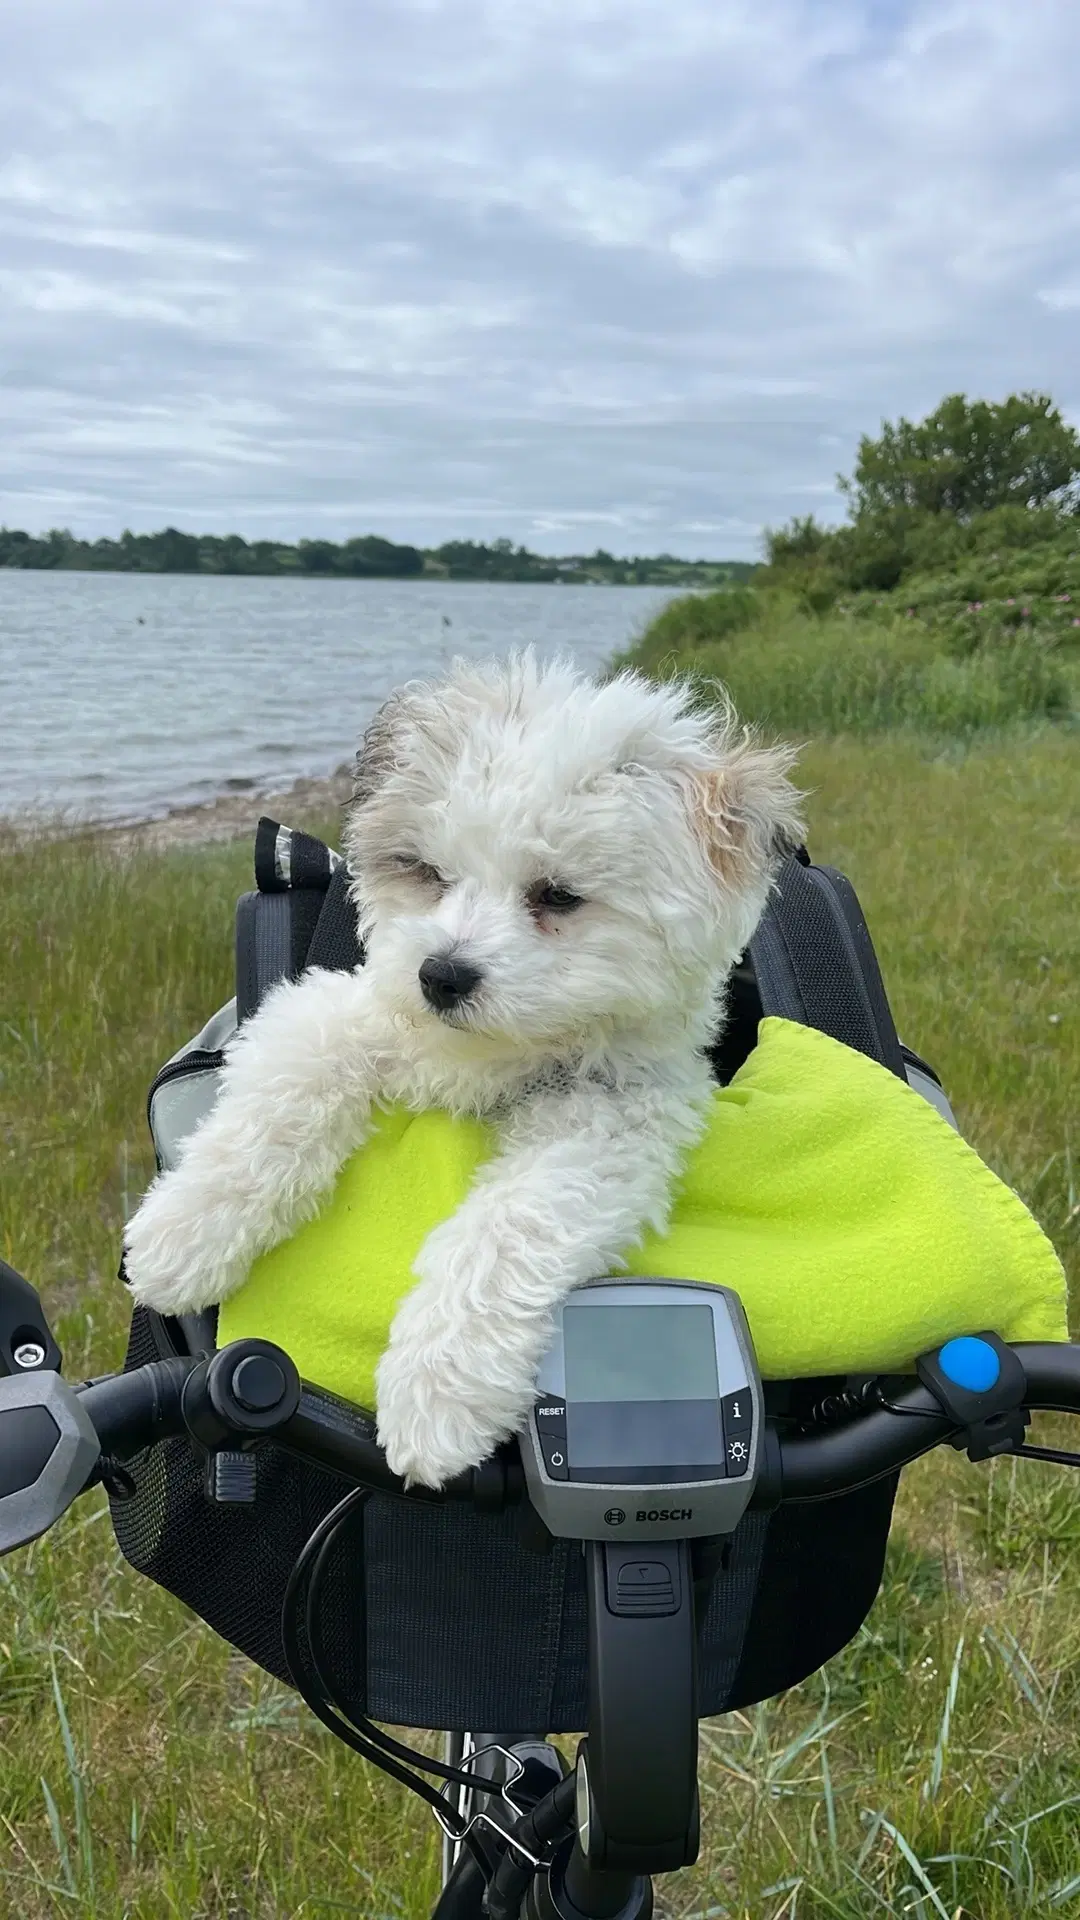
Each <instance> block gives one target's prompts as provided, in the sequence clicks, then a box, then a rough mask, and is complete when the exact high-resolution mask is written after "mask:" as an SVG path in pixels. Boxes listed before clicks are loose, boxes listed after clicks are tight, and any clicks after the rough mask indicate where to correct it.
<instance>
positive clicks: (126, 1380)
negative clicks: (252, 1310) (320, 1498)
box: [77, 1342, 1080, 1511]
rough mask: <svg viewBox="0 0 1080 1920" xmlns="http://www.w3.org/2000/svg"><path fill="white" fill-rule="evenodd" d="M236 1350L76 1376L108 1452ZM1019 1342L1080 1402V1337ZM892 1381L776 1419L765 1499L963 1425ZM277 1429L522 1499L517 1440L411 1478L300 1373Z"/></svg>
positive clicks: (169, 1410)
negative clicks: (450, 1469) (465, 1463)
mask: <svg viewBox="0 0 1080 1920" xmlns="http://www.w3.org/2000/svg"><path fill="white" fill-rule="evenodd" d="M252 1344H253V1343H251V1342H238V1343H236V1347H237V1348H239V1347H240V1346H243V1347H244V1348H245V1349H249V1348H250V1347H251V1346H252ZM254 1344H256V1345H258V1346H259V1347H261V1348H264V1347H265V1343H262V1342H259V1343H254ZM234 1350H235V1349H230V1348H223V1349H221V1351H220V1353H219V1354H217V1355H215V1356H213V1361H212V1362H211V1363H208V1362H207V1361H205V1360H202V1361H200V1360H191V1359H172V1360H158V1361H151V1362H150V1363H149V1364H148V1365H146V1366H143V1367H139V1368H137V1369H135V1370H134V1371H132V1372H130V1373H122V1374H113V1375H109V1376H106V1377H105V1378H103V1379H99V1380H94V1381H90V1382H87V1383H86V1384H84V1385H83V1386H82V1387H81V1388H78V1389H77V1392H78V1397H79V1399H80V1402H81V1405H82V1407H83V1408H84V1410H85V1411H86V1413H87V1414H88V1415H89V1417H90V1419H91V1421H92V1422H93V1425H94V1427H95V1429H96V1431H97V1434H98V1438H99V1441H100V1445H101V1451H102V1454H103V1455H107V1456H109V1457H110V1458H112V1459H115V1460H121V1461H122V1460H124V1459H127V1458H129V1457H130V1456H131V1455H132V1454H135V1453H138V1452H140V1451H141V1450H142V1449H143V1448H145V1447H147V1446H149V1445H152V1444H153V1443H154V1442H156V1441H158V1440H162V1439H165V1438H167V1437H169V1436H171V1435H180V1434H184V1433H186V1432H191V1431H192V1427H193V1425H194V1424H195V1423H194V1420H193V1411H192V1408H193V1392H192V1389H193V1386H194V1385H195V1383H196V1382H200V1381H201V1382H203V1383H205V1380H206V1376H207V1370H208V1365H211V1366H216V1367H217V1368H218V1369H219V1370H220V1369H222V1368H223V1367H224V1366H226V1365H227V1364H228V1355H229V1354H230V1353H231V1352H233V1351H234ZM1012 1352H1013V1353H1014V1354H1015V1355H1016V1357H1017V1359H1018V1360H1019V1362H1020V1364H1021V1366H1022V1367H1023V1370H1024V1374H1025V1377H1026V1381H1027V1388H1026V1391H1025V1394H1024V1401H1023V1404H1024V1406H1025V1407H1026V1408H1028V1409H1029V1410H1031V1411H1056V1412H1064V1413H1080V1346H1066V1345H1058V1344H1050V1343H1047V1344H1039V1343H1028V1344H1022V1345H1017V1346H1015V1347H1014V1348H1012ZM890 1386H891V1388H892V1391H891V1393H890V1395H889V1397H888V1398H887V1399H884V1400H883V1401H882V1402H881V1403H880V1404H878V1405H872V1406H869V1407H868V1408H867V1409H866V1410H865V1411H862V1412H860V1413H857V1414H855V1415H854V1416H853V1417H852V1418H851V1419H850V1420H848V1421H847V1422H846V1423H845V1424H844V1425H842V1426H836V1427H832V1428H828V1429H825V1430H821V1431H813V1432H785V1431H783V1426H782V1423H777V1422H775V1421H772V1420H770V1421H768V1422H767V1445H766V1457H765V1466H764V1471H763V1475H762V1483H761V1486H760V1488H759V1500H760V1503H762V1504H768V1505H770V1506H771V1505H774V1504H777V1503H778V1502H780V1501H783V1502H799V1503H802V1502H806V1501H814V1500H825V1499H829V1498H830V1497H832V1496H834V1495H837V1494H841V1493H845V1492H852V1491H854V1490H855V1489H856V1488H858V1487H862V1486H867V1485H869V1484H870V1483H871V1482H872V1481H875V1480H879V1479H882V1478H883V1477H884V1476H885V1475H887V1474H889V1473H894V1472H896V1471H898V1470H899V1469H900V1468H902V1467H905V1466H907V1465H909V1464H910V1463H911V1462H912V1461H914V1460H917V1459H918V1458H919V1457H920V1456H921V1455H922V1454H924V1453H927V1452H929V1451H930V1450H931V1449H932V1448H933V1447H936V1446H939V1445H941V1444H942V1442H944V1441H948V1440H951V1439H953V1438H955V1437H956V1436H957V1435H958V1433H959V1432H960V1431H961V1428H960V1426H959V1425H958V1423H957V1421H956V1420H955V1419H954V1418H953V1417H952V1416H950V1415H949V1414H948V1413H946V1412H945V1411H943V1409H942V1407H941V1404H940V1403H939V1401H938V1400H937V1399H935V1397H934V1395H933V1394H932V1393H931V1391H930V1390H929V1388H928V1387H926V1386H924V1385H923V1384H922V1383H921V1381H918V1380H910V1381H904V1382H896V1381H892V1382H890ZM257 1431H258V1429H253V1428H252V1427H251V1425H250V1424H247V1425H245V1424H244V1422H243V1419H242V1417H241V1420H240V1422H239V1423H238V1424H237V1425H236V1426H235V1428H234V1429H233V1430H232V1432H233V1435H234V1440H235V1442H237V1443H239V1442H240V1441H242V1440H243V1439H250V1438H252V1437H253V1433H254V1432H257ZM270 1431H271V1434H272V1438H273V1440H274V1442H275V1444H276V1445H278V1446H281V1447H284V1448H286V1449H287V1450H288V1451H289V1452H290V1453H294V1454H296V1455H298V1456H299V1457H301V1458H303V1459H305V1460H307V1461H309V1462H311V1463H313V1464H315V1465H318V1466H321V1467H324V1468H326V1469H328V1470H329V1471H331V1472H334V1473H338V1474H340V1475H341V1476H342V1477H343V1478H345V1479H347V1480H349V1481H351V1482H353V1483H355V1484H359V1485H362V1486H364V1487H368V1488H370V1489H372V1490H373V1491H375V1492H379V1493H385V1494H390V1495H394V1496H397V1497H400V1498H404V1499H409V1500H418V1501H426V1502H432V1501H435V1502H441V1501H446V1500H462V1501H470V1502H472V1504H473V1505H475V1506H477V1507H480V1508H482V1509H487V1510H489V1511H499V1510H501V1509H503V1508H505V1507H507V1506H511V1505H516V1504H517V1503H518V1502H519V1501H520V1500H521V1499H522V1498H523V1495H524V1477H523V1474H522V1472H521V1467H520V1462H519V1460H518V1458H517V1453H516V1449H515V1448H514V1447H513V1446H510V1447H508V1448H504V1449H502V1450H500V1452H499V1453H497V1454H495V1455H494V1456H492V1458H491V1459H490V1460H488V1461H485V1462H484V1463H483V1465H482V1466H480V1467H477V1468H474V1469H472V1471H471V1472H469V1473H465V1474H462V1475H461V1476H460V1477H459V1478H458V1479H457V1480H455V1481H453V1482H451V1483H449V1484H448V1485H447V1486H445V1487H443V1488H441V1489H440V1490H438V1491H433V1490H432V1489H430V1488H427V1487H419V1486H416V1487H407V1486H406V1485H405V1483H404V1481H403V1480H401V1479H400V1478H399V1477H398V1476H397V1475H396V1474H394V1473H392V1472H391V1470H390V1468H389V1466H388V1465H387V1462H386V1456H385V1454H384V1453H383V1451H382V1448H381V1447H380V1446H379V1444H378V1440H377V1438H376V1426H375V1419H374V1417H373V1415H372V1414H370V1413H368V1412H366V1411H365V1410H364V1409H363V1408H360V1407H357V1406H354V1405H353V1404H352V1403H351V1402H349V1401H346V1400H341V1399H339V1398H338V1397H337V1396H336V1395H335V1394H331V1393H328V1392H326V1391H324V1390H323V1389H321V1388H319V1387H314V1386H311V1385H309V1384H307V1383H306V1382H304V1383H300V1384H299V1392H298V1396H297V1399H296V1404H295V1409H294V1411H292V1412H291V1413H290V1414H289V1416H288V1418H287V1419H285V1420H284V1421H283V1422H282V1423H281V1424H280V1425H277V1426H275V1427H273V1428H272V1429H271V1430H270ZM196 1437H199V1436H198V1435H196Z"/></svg>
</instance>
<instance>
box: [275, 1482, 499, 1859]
mask: <svg viewBox="0 0 1080 1920" xmlns="http://www.w3.org/2000/svg"><path fill="white" fill-rule="evenodd" d="M369 1498H370V1490H369V1489H367V1488H363V1487H356V1488H354V1489H353V1490H352V1492H351V1493H348V1494H346V1496H345V1498H344V1499H343V1500H340V1501H339V1502H338V1504H337V1506H336V1507H334V1508H332V1509H331V1511H330V1512H329V1513H328V1514H326V1515H325V1516H324V1517H323V1519H322V1520H321V1521H320V1522H319V1524H318V1526H317V1527H316V1528H315V1530H314V1532H313V1533H312V1534H311V1536H310V1537H309V1539H308V1540H307V1541H306V1543H305V1545H304V1547H303V1548H302V1550H301V1552H300V1554H299V1556H298V1558H297V1561H296V1565H295V1566H294V1568H293V1570H292V1573H291V1574H290V1576H289V1580H288V1584H287V1586H286V1589H285V1596H284V1599H283V1601H282V1608H281V1638H282V1646H283V1649H284V1653H285V1660H286V1664H287V1666H288V1669H289V1675H290V1678H291V1679H292V1682H293V1685H294V1686H295V1688H296V1690H297V1692H298V1693H299V1695H300V1697H301V1699H302V1700H303V1701H304V1702H305V1704H306V1705H307V1706H308V1707H309V1708H310V1709H311V1711H312V1713H313V1714H314V1715H315V1717H316V1719H318V1720H320V1721H321V1722H322V1724H323V1726H324V1727H326V1728H328V1729H329V1731H330V1732H331V1733H332V1734H334V1735H335V1736H336V1738H337V1739H339V1740H341V1741H342V1742H343V1743H344V1745H345V1746H347V1747H349V1748H351V1750H352V1751H353V1752H354V1753H358V1754H359V1755H360V1757H361V1759H363V1760H367V1761H368V1762H370V1764H371V1765H372V1766H375V1767H378V1768H379V1769H380V1771H381V1772H383V1773H385V1774H387V1775H388V1776H389V1777H390V1779H392V1780H396V1781H397V1782H398V1784H399V1785H400V1786H403V1787H407V1788H408V1790H409V1792H410V1793H415V1794H416V1795H417V1797H418V1798H419V1799H421V1800H423V1801H424V1802H425V1803H426V1804H427V1805H428V1806H429V1807H431V1808H432V1809H433V1810H434V1811H436V1812H437V1813H438V1814H439V1815H440V1817H441V1818H442V1819H444V1820H446V1821H447V1822H448V1824H449V1826H450V1828H451V1831H452V1833H453V1837H454V1838H455V1839H456V1840H457V1841H459V1842H460V1843H461V1844H462V1845H463V1846H464V1847H466V1848H467V1850H468V1852H469V1853H470V1854H471V1856H472V1858H473V1859H474V1860H475V1861H476V1863H477V1866H478V1867H479V1868H480V1870H481V1872H482V1873H483V1876H484V1880H485V1883H486V1882H487V1881H488V1880H489V1879H490V1877H491V1871H492V1867H491V1861H490V1860H489V1859H488V1857H487V1855H486V1854H485V1852H484V1850H483V1848H482V1847H481V1845H480V1842H479V1839H478V1838H477V1836H476V1835H475V1834H474V1833H472V1832H470V1830H469V1823H468V1822H467V1821H465V1820H462V1819H461V1818H460V1817H459V1816H458V1815H457V1814H456V1813H455V1812H454V1810H453V1809H452V1808H451V1807H450V1806H449V1805H448V1804H447V1801H446V1800H445V1798H444V1797H443V1795H442V1794H441V1793H439V1792H438V1790H437V1789H436V1788H435V1787H432V1786H431V1785H429V1783H428V1781H426V1780H424V1779H421V1778H420V1777H419V1775H417V1774H416V1773H414V1772H412V1771H411V1770H410V1768H409V1766H403V1765H400V1764H399V1761H400V1760H405V1761H409V1762H413V1763H415V1764H416V1765H417V1766H420V1767H422V1768H424V1769H425V1770H426V1771H429V1772H434V1773H436V1774H437V1775H440V1776H441V1777H443V1778H444V1779H446V1780H448V1781H450V1782H451V1783H452V1784H454V1785H460V1786H462V1787H465V1788H467V1789H468V1790H469V1791H470V1792H474V1791H481V1792H490V1793H498V1792H500V1788H499V1787H498V1786H497V1785H495V1784H494V1783H488V1782H486V1781H484V1780H482V1779H479V1778H477V1777H476V1776H474V1775H473V1774H469V1773H465V1772H463V1771H461V1770H460V1769H458V1768H456V1767H448V1766H446V1765H445V1764H444V1763H443V1762H442V1761H437V1760H434V1759H432V1758H431V1757H429V1756H428V1755H427V1754H421V1753H418V1752H416V1750H415V1749H414V1748H412V1747H406V1746H404V1745H402V1744H401V1743H400V1742H399V1741H397V1740H393V1739H392V1738H391V1736H390V1735H389V1734H387V1733H384V1732H383V1730H382V1729H381V1728H380V1727H377V1726H376V1725H375V1724H374V1722H373V1721H370V1720H368V1719H367V1718H366V1717H365V1716H364V1715H362V1714H357V1715H352V1714H350V1716H349V1718H346V1717H345V1714H344V1711H343V1710H342V1709H341V1703H340V1701H339V1699H338V1697H337V1690H336V1688H335V1686H334V1684H333V1682H332V1681H331V1680H330V1679H329V1676H328V1674H327V1671H326V1654H325V1647H324V1645H323V1641H322V1635H321V1631H320V1629H319V1625H318V1615H317V1601H318V1598H319V1594H320V1592H321V1588H322V1583H323V1579H324V1577H325V1573H326V1568H327V1565H328V1563H329V1558H330V1554H331V1553H332V1551H333V1548H334V1546H335V1545H336V1543H337V1539H338V1536H339V1534H340V1532H341V1530H342V1528H343V1527H344V1526H345V1525H346V1523H347V1522H348V1520H349V1519H350V1517H351V1516H352V1514H353V1513H354V1512H356V1511H358V1510H359V1509H361V1508H362V1507H363V1506H364V1504H365V1503H366V1501H367V1500H368V1499H369ZM313 1563H314V1565H313ZM309 1569H310V1570H311V1577H310V1579H309V1581H308V1591H307V1595H306V1600H305V1605H304V1626H305V1634H306V1637H307V1642H308V1646H307V1658H306V1659H305V1653H304V1648H303V1645H302V1643H301V1639H300V1631H299V1615H300V1605H299V1597H300V1591H301V1588H302V1586H303V1583H304V1580H305V1578H306V1577H307V1576H308V1572H309ZM308 1668H310V1670H311V1673H312V1676H313V1678H314V1681H315V1684H316V1686H317V1687H318V1688H320V1689H321V1693H317V1692H316V1691H315V1690H314V1688H313V1687H312V1686H311V1684H310V1683H309V1679H308ZM353 1719H355V1721H356V1725H355V1726H354V1725H352V1724H351V1721H352V1720H353Z"/></svg>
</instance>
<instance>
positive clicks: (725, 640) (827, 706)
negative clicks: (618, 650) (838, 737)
mask: <svg viewBox="0 0 1080 1920" xmlns="http://www.w3.org/2000/svg"><path fill="white" fill-rule="evenodd" d="M739 599H740V601H741V603H742V604H741V605H739V606H736V605H735V604H733V603H734V602H735V600H736V596H734V595H726V594H710V595H708V596H703V597H701V598H698V599H695V600H693V601H676V602H674V603H673V604H672V605H670V606H668V607H666V608H665V609H664V611H663V612H662V613H661V615H660V616H659V618H658V619H657V620H655V621H654V622H653V623H652V625H651V626H650V627H649V628H648V630H647V631H646V633H645V634H644V635H643V636H642V638H641V640H640V641H639V642H638V644H637V646H636V647H634V648H633V649H631V651H630V652H629V653H628V654H627V655H625V656H624V657H623V664H627V665H633V666H636V667H638V668H639V669H641V670H642V671H644V672H647V673H653V674H656V675H658V676H660V677H662V678H666V677H670V676H672V675H675V674H686V675H689V677H690V678H691V679H693V680H694V681H696V682H697V683H698V684H699V685H700V686H701V687H702V688H703V689H704V690H706V691H708V690H709V689H710V688H711V687H713V686H715V684H716V683H717V682H720V683H722V684H723V685H724V686H725V687H726V688H727V689H728V691H729V692H730V694H731V696H732V698H733V699H734V701H735V704H736V706H737V707H738V709H739V711H740V713H742V714H744V715H745V716H746V717H747V718H748V719H750V720H754V721H758V722H760V723H761V724H763V725H765V726H766V727H769V728H774V729H776V730H777V731H779V732H783V733H795V734H818V733H822V734H829V733H865V732H870V731H878V730H881V729H884V728H895V727H907V728H918V729H921V730H924V731H927V732H934V733H946V734H951V735H956V736H966V735H970V734H972V733H975V732H978V731H980V730H982V729H986V728H999V727H1004V726H1008V725H1012V724H1016V723H1017V722H1030V721H1032V720H1047V719H1055V718H1060V717H1061V716H1063V715H1064V714H1066V713H1067V712H1068V710H1069V705H1070V698H1069V686H1068V681H1067V678H1066V675H1065V672H1064V670H1063V667H1062V665H1061V661H1060V659H1059V657H1058V656H1057V654H1056V651H1055V650H1054V649H1053V648H1052V647H1050V646H1048V645H1046V644H1045V643H1042V642H1039V641H1036V640H1032V639H1031V638H1030V637H1029V636H1028V635H1026V634H1025V635H1024V636H1023V637H1017V636H1015V635H1006V634H1002V633H999V632H995V633H994V634H993V635H991V637H990V638H989V639H988V640H987V639H985V638H984V637H983V635H982V633H981V632H980V630H979V628H978V625H977V623H976V621H975V619H974V618H973V617H971V616H969V617H968V619H967V621H966V624H963V625H960V626H958V628H957V630H955V631H954V630H953V628H942V629H940V630H939V629H935V628H934V627H933V626H931V625H930V624H929V623H927V622H926V621H922V620H918V619H907V618H905V617H901V618H897V617H895V616H894V615H893V614H892V613H891V612H889V611H886V610H885V609H884V608H881V607H877V606H875V607H873V608H870V607H866V608H865V609H864V610H863V611H864V618H862V619H852V618H850V617H845V616H844V615H842V614H836V615H834V616H832V617H830V618H824V619H817V618H814V617H813V615H811V614H808V613H807V612H805V611H800V610H799V608H798V607H797V605H796V604H795V603H794V602H792V601H791V600H790V598H784V597H781V596H773V595H768V594H756V595H755V594H747V595H743V596H739Z"/></svg>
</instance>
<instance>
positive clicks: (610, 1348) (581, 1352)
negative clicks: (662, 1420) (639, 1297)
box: [563, 1304, 720, 1403]
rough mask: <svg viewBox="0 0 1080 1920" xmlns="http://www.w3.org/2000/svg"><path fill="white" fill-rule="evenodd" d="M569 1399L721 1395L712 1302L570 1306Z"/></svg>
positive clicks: (566, 1332)
mask: <svg viewBox="0 0 1080 1920" xmlns="http://www.w3.org/2000/svg"><path fill="white" fill-rule="evenodd" d="M563 1346H564V1352H565V1356H566V1398H567V1400H568V1402H571V1403H572V1402H574V1401H577V1402H579V1403H580V1402H582V1401H591V1402H596V1401H605V1400H606V1401H612V1400H618V1401H624V1402H625V1401H640V1400H713V1401H715V1400H716V1399H717V1398H718V1396H719V1391H720V1389H719V1384H718V1381H717V1377H716V1342H715V1339H714V1336H713V1317H712V1309H711V1307H707V1306H705V1305H702V1306H700V1307H698V1306H685V1305H683V1306H670V1307H669V1306H663V1307H638V1306H606V1307H586V1306H577V1305H576V1304H575V1305H572V1306H567V1307H566V1309H565V1310H564V1312H563Z"/></svg>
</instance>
